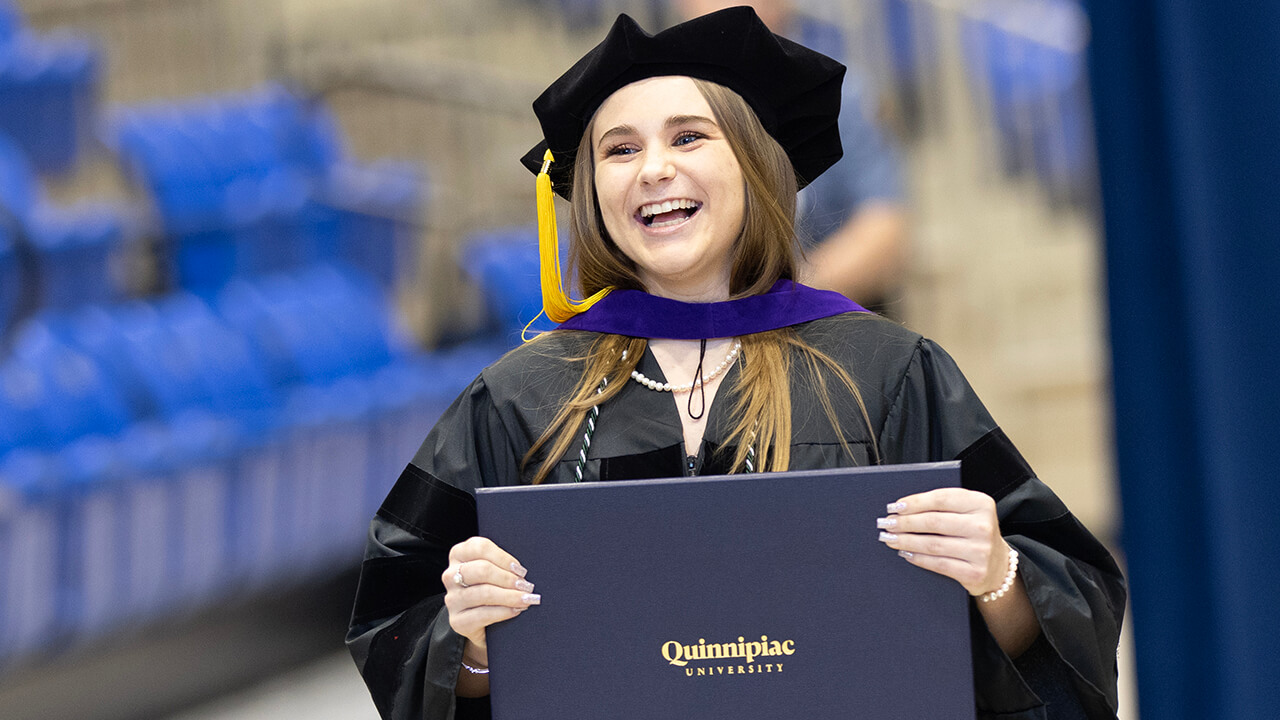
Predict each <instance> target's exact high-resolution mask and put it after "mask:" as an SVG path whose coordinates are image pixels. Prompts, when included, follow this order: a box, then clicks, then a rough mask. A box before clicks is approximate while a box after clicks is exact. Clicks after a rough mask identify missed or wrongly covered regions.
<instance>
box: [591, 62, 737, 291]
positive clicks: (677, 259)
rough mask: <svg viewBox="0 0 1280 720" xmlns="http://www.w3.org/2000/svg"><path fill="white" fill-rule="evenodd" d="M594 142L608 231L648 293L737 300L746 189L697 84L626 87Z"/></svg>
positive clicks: (604, 112) (610, 104)
mask: <svg viewBox="0 0 1280 720" xmlns="http://www.w3.org/2000/svg"><path fill="white" fill-rule="evenodd" d="M591 132H592V136H591V141H592V142H591V145H592V152H593V154H594V161H595V185H596V195H597V196H598V198H599V204H600V214H601V215H602V216H603V218H604V225H605V229H606V230H607V231H608V233H609V237H610V238H612V239H613V241H614V242H615V243H617V245H618V247H619V248H620V249H621V250H622V252H624V253H626V255H627V257H628V258H630V259H631V260H632V261H633V262H634V263H635V264H636V269H637V272H638V273H639V275H640V281H641V282H643V283H644V286H645V289H646V290H648V291H649V292H651V293H653V294H655V295H661V296H664V297H671V298H676V299H680V300H687V301H701V302H710V301H715V300H723V299H726V298H728V297H729V273H730V269H731V264H732V250H733V244H734V241H735V240H736V239H737V238H738V235H739V234H740V233H741V231H742V224H743V220H744V218H745V212H746V185H745V181H744V180H743V176H742V168H741V167H740V166H739V165H738V160H737V158H736V157H735V156H734V154H733V149H732V148H730V147H729V142H728V141H727V140H726V139H725V136H724V133H723V132H722V131H721V130H720V126H719V125H718V124H717V123H716V120H715V116H714V114H713V113H712V111H711V107H710V106H709V105H708V104H707V101H706V99H705V98H703V97H702V94H701V93H700V92H698V88H697V86H696V85H694V83H693V80H691V79H689V78H687V77H676V76H673V77H655V78H648V79H646V80H640V81H638V82H634V83H631V84H630V85H627V86H625V87H623V88H622V89H620V90H618V91H617V92H615V93H614V94H612V95H610V96H609V98H608V99H607V100H605V101H604V104H602V105H601V106H600V109H599V110H598V111H597V112H596V117H595V122H594V124H593V125H592V130H591Z"/></svg>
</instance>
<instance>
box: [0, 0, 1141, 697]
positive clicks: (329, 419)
mask: <svg viewBox="0 0 1280 720" xmlns="http://www.w3.org/2000/svg"><path fill="white" fill-rule="evenodd" d="M795 6H796V9H797V10H799V11H800V12H802V13H804V15H805V16H807V17H808V18H810V19H811V20H813V21H814V22H815V23H817V25H816V27H820V28H823V33H824V34H823V35H822V38H823V42H824V43H826V44H825V45H824V47H825V48H829V52H831V53H832V54H836V55H839V56H842V57H843V59H844V60H845V61H846V63H847V64H849V65H850V67H851V68H852V69H853V75H852V77H856V78H857V81H858V83H859V85H858V87H859V89H860V90H859V99H860V103H861V108H860V110H861V111H862V113H863V115H864V117H865V118H866V119H867V121H868V122H869V123H870V124H871V125H873V126H874V127H875V128H876V129H877V131H878V132H879V133H880V134H881V135H882V141H883V145H884V154H883V156H884V157H885V158H888V161H889V162H892V163H893V164H894V166H895V169H894V172H895V173H896V174H897V175H898V177H899V178H900V180H899V187H898V190H897V191H896V192H895V194H894V200H895V202H897V203H899V204H900V205H901V207H902V209H903V210H904V212H905V215H906V218H907V223H906V228H907V230H906V234H905V237H906V247H907V248H908V252H909V258H910V259H909V262H908V263H907V270H906V271H905V276H904V279H903V281H902V282H901V283H900V287H899V288H897V289H895V290H894V291H893V292H892V293H890V294H889V295H888V296H887V297H886V298H884V299H885V306H886V307H887V309H888V310H889V312H890V313H891V314H892V315H893V316H894V317H896V318H897V319H900V320H901V321H902V322H904V323H905V324H906V325H908V326H909V327H911V328H913V329H915V330H918V331H920V332H922V333H924V334H926V335H928V336H931V337H933V338H935V339H937V340H938V341H940V342H941V343H942V344H943V345H944V346H945V347H947V348H948V350H949V351H950V352H951V353H952V354H953V355H954V356H955V357H956V358H957V359H958V361H959V362H960V364H961V366H962V367H963V368H964V369H965V371H966V374H967V375H968V377H969V378H970V380H971V382H972V383H973V385H974V386H975V388H976V389H977V391H978V393H979V394H980V395H981V396H982V397H983V399H984V400H985V401H986V403H987V404H988V406H989V407H990V409H991V411H992V413H993V414H994V415H995V416H996V417H997V418H998V419H999V420H1000V423H1001V425H1002V426H1003V427H1004V428H1005V430H1006V432H1007V433H1008V434H1009V435H1010V437H1011V438H1012V439H1013V441H1014V442H1015V443H1016V444H1017V445H1018V446H1019V448H1020V449H1021V450H1022V451H1023V453H1024V454H1025V455H1026V456H1027V458H1028V459H1029V460H1030V462H1031V463H1032V465H1033V466H1034V467H1035V468H1036V469H1037V471H1038V474H1039V475H1040V476H1041V477H1043V478H1044V479H1045V480H1046V481H1047V482H1048V483H1049V484H1050V485H1051V486H1053V487H1054V488H1055V489H1056V490H1057V492H1058V493H1059V494H1060V495H1061V496H1062V497H1063V499H1064V500H1065V501H1066V502H1067V504H1068V505H1069V506H1070V507H1071V508H1072V509H1073V510H1074V511H1075V512H1076V514H1077V515H1078V516H1079V517H1080V518H1081V519H1082V520H1083V521H1084V522H1085V523H1086V524H1087V525H1088V526H1089V527H1090V528H1091V529H1093V530H1094V532H1095V533H1096V534H1098V535H1099V536H1100V537H1101V538H1103V539H1104V541H1106V542H1108V543H1109V544H1112V545H1113V546H1114V545H1115V544H1116V540H1117V537H1118V535H1117V533H1118V531H1119V512H1118V507H1117V505H1118V500H1117V492H1116V489H1115V482H1114V475H1115V471H1114V466H1115V462H1114V459H1113V455H1112V450H1111V427H1112V421H1111V407H1110V404H1109V387H1108V378H1109V368H1108V365H1107V363H1108V357H1109V356H1108V348H1107V344H1106V340H1105V318H1104V307H1103V303H1104V295H1103V287H1102V280H1101V274H1100V273H1101V258H1102V246H1101V240H1100V230H1099V212H1098V200H1097V198H1098V185H1097V174H1096V167H1095V161H1094V155H1093V147H1094V143H1093V134H1092V128H1091V126H1090V118H1091V112H1090V108H1089V105H1088V98H1089V90H1088V87H1087V73H1086V71H1085V63H1084V54H1085V52H1086V48H1087V46H1088V42H1089V34H1090V33H1089V28H1088V25H1087V23H1086V20H1085V17H1084V13H1083V11H1082V9H1081V8H1080V6H1079V5H1078V3H1077V2H1075V1H1074V0H795ZM620 11H625V12H628V13H630V14H632V15H633V16H634V17H636V18H637V19H638V20H639V21H640V22H641V24H642V25H643V26H645V27H647V28H655V29H656V28H658V27H661V26H664V25H666V24H669V23H670V22H672V21H674V19H675V18H676V12H675V11H674V10H673V9H672V8H671V7H669V6H668V3H667V2H666V1H665V0H413V1H409V0H376V1H372V2H371V1H370V0H19V1H15V0H0V717H4V718H7V719H13V718H62V717H77V718H101V719H104V720H105V719H108V718H171V717H182V718H186V719H188V720H192V719H194V718H205V719H206V720H211V719H212V718H268V717H273V718H274V717H278V718H286V717H289V718H293V717H309V718H328V717H334V718H337V717H344V718H372V717H375V715H376V714H375V713H374V710H373V706H372V704H371V703H370V702H369V700H368V698H367V696H366V695H365V694H364V690H363V686H362V685H361V682H360V680H359V677H358V676H357V674H356V672H355V669H354V666H353V665H352V664H351V663H350V661H349V660H348V659H347V658H346V657H345V651H343V650H342V635H343V632H344V631H345V624H346V619H347V613H348V612H349V608H350V600H351V597H352V594H353V592H354V584H355V575H354V571H355V568H356V566H357V564H358V562H359V558H360V553H361V550H362V547H363V542H364V532H365V528H366V526H367V521H368V518H369V517H370V516H371V515H372V514H373V512H374V511H375V509H376V508H377V506H378V504H379V503H380V502H381V499H382V497H383V495H384V494H385V493H386V491H387V490H388V489H389V488H390V485H391V483H392V482H393V481H394V480H395V478H396V477H397V476H398V474H399V471H400V469H401V468H402V467H403V465H404V464H405V463H406V462H407V461H408V459H409V458H410V457H411V456H412V454H413V452H414V451H415V450H416V448H417V446H418V444H419V442H420V441H421V439H422V437H423V436H424V435H425V434H426V432H427V430H428V429H429V428H430V427H431V425H432V423H433V421H434V419H435V417H437V416H438V414H439V413H440V411H441V410H442V409H443V408H444V407H445V406H446V405H447V404H448V403H449V402H450V401H451V400H452V398H453V397H454V395H456V393H457V392H459V391H460V390H461V389H462V387H464V386H465V384H466V383H467V382H469V381H470V379H471V377H472V376H473V375H474V374H475V373H476V372H478V370H479V369H480V368H481V367H482V366H483V365H485V364H486V363H488V362H490V361H492V360H493V359H495V358H496V357H497V356H498V355H499V354H500V353H501V352H503V351H504V350H505V349H506V348H508V347H510V346H511V345H512V344H513V343H514V342H518V334H519V328H520V327H521V326H522V325H523V324H524V323H525V322H527V321H529V320H530V319H531V318H532V317H533V315H534V313H535V312H536V309H537V307H538V303H539V300H538V295H537V282H538V279H537V269H536V263H537V255H536V234H535V231H534V230H533V223H534V203H533V177H532V176H531V175H529V174H528V172H527V171H526V170H524V169H523V168H522V167H521V166H520V165H519V164H518V162H517V158H519V157H520V155H522V154H523V153H524V152H525V151H526V150H527V149H528V148H529V147H531V146H532V145H533V144H534V143H535V142H536V141H537V140H538V139H539V138H540V133H539V130H538V127H537V124H536V122H535V120H534V118H533V114H532V112H531V111H530V103H531V102H532V100H533V99H534V97H536V96H537V94H538V93H539V92H540V91H541V90H542V89H543V88H544V87H545V86H546V85H547V84H548V83H549V82H550V81H551V80H552V79H554V78H555V77H556V76H557V75H558V74H559V73H560V72H562V71H563V70H564V69H566V68H567V67H568V66H569V65H570V64H571V63H572V62H573V61H574V60H575V59H577V58H578V57H579V56H580V55H581V54H582V53H583V52H585V51H586V50H587V49H588V48H590V47H591V46H592V45H594V44H595V43H596V42H598V41H599V40H600V38H601V37H602V36H603V32H604V29H605V28H607V27H608V25H609V24H611V22H612V20H613V18H614V17H615V16H616V14H617V13H618V12H620ZM846 144H848V142H846ZM1128 655H1129V651H1128V650H1124V651H1122V665H1123V666H1124V668H1125V670H1124V672H1125V678H1126V679H1125V688H1124V695H1123V699H1124V702H1125V707H1124V708H1123V711H1124V712H1123V714H1122V715H1121V717H1122V718H1125V720H1132V719H1133V718H1136V717H1137V715H1136V712H1135V711H1134V707H1133V699H1132V692H1131V688H1130V684H1131V682H1130V680H1129V677H1130V673H1131V670H1130V668H1129V659H1128Z"/></svg>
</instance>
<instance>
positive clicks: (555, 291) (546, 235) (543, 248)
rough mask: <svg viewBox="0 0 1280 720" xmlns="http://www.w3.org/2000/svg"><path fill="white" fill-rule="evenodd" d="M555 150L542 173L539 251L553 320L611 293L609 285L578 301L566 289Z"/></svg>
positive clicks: (545, 299)
mask: <svg viewBox="0 0 1280 720" xmlns="http://www.w3.org/2000/svg"><path fill="white" fill-rule="evenodd" d="M552 159H553V158H552V156H551V151H550V150H547V154H546V155H544V156H543V158H542V171H541V172H539V173H538V254H539V255H540V256H541V263H540V265H541V268H542V311H543V312H544V313H546V315H547V317H548V318H550V319H551V321H552V322H557V323H562V322H564V321H565V320H568V319H569V318H571V317H573V316H574V315H577V314H578V313H581V312H585V311H586V310H587V308H589V307H591V306H592V305H594V304H596V301H597V300H599V299H600V298H602V297H604V296H605V295H608V294H609V291H610V290H611V289H612V288H605V289H603V290H601V291H599V292H597V293H596V294H595V295H592V296H591V297H589V298H587V299H586V300H582V301H581V302H579V301H575V300H573V299H571V298H570V297H569V295H568V294H567V293H565V291H564V283H563V281H562V280H561V277H560V237H559V234H558V233H557V232H556V203H555V196H554V195H553V194H552V192H551V175H550V173H549V170H550V168H551V162H552Z"/></svg>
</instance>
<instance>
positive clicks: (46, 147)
mask: <svg viewBox="0 0 1280 720" xmlns="http://www.w3.org/2000/svg"><path fill="white" fill-rule="evenodd" d="M0 23H2V21H0ZM100 64H101V53H100V52H99V50H98V48H97V47H96V46H95V45H94V44H93V43H92V42H90V41H89V40H87V39H86V38H82V37H76V36H71V35H66V34H56V35H48V36H36V35H34V34H31V33H28V32H18V33H14V34H12V35H11V37H10V39H9V41H8V42H5V43H0V131H3V132H5V133H7V134H9V135H10V136H11V137H13V139H14V140H15V141H16V142H17V144H18V145H19V146H20V147H22V149H23V150H24V152H25V153H26V155H27V157H28V158H30V160H31V162H32V164H34V165H35V166H36V167H37V168H39V169H40V170H44V171H51V172H64V171H67V170H70V169H71V168H72V167H73V166H74V165H75V163H76V161H77V160H78V159H79V157H80V154H81V153H82V152H83V149H84V146H85V143H86V142H87V140H88V139H89V137H90V135H91V132H92V123H93V121H94V119H95V114H96V112H97V92H98V84H99V74H100Z"/></svg>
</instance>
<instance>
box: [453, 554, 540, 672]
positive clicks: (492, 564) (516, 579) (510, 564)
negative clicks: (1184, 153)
mask: <svg viewBox="0 0 1280 720" xmlns="http://www.w3.org/2000/svg"><path fill="white" fill-rule="evenodd" d="M527 572H528V571H527V570H525V569H524V566H523V565H521V564H520V563H519V561H517V560H516V559H515V558H514V557H512V556H511V555H510V554H509V553H507V551H505V550H503V549H502V548H500V547H498V546H497V545H495V544H494V543H493V541H492V540H490V539H489V538H483V537H473V538H471V539H469V540H464V541H462V542H460V543H458V544H457V545H454V546H453V547H452V548H451V549H450V550H449V566H448V567H447V568H446V569H445V571H444V572H443V573H442V574H441V575H440V579H441V580H442V581H443V582H444V587H445V593H444V604H445V607H447V608H449V625H450V626H451V627H452V628H453V630H454V632H456V633H458V634H459V635H461V636H463V637H465V638H466V639H467V640H469V641H470V645H471V646H472V647H471V648H470V649H473V650H474V651H475V657H474V660H476V661H479V662H481V663H484V664H485V665H488V664H489V663H488V655H489V652H488V646H487V644H486V643H485V628H487V627H489V626H490V625H492V624H494V623H496V622H501V621H502V620H507V619H509V618H513V617H515V616H516V615H519V614H520V613H521V612H523V611H524V610H526V609H528V608H529V606H531V605H537V604H539V603H540V602H541V600H542V598H541V596H539V595H534V594H533V583H531V582H529V581H528V580H525V579H524V576H525V574H526V573H527Z"/></svg>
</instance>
